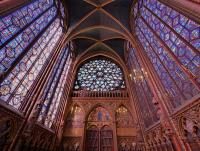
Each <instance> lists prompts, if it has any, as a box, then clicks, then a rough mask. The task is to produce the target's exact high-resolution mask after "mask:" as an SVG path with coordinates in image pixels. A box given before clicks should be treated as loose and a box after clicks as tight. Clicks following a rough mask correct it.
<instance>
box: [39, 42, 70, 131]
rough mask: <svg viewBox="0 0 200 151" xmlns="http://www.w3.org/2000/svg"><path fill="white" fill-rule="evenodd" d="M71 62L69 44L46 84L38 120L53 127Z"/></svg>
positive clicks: (63, 50)
mask: <svg viewBox="0 0 200 151" xmlns="http://www.w3.org/2000/svg"><path fill="white" fill-rule="evenodd" d="M70 63H71V57H70V56H69V51H68V46H67V47H66V48H64V49H62V53H61V54H60V56H59V58H58V60H57V62H56V65H55V67H54V69H53V72H52V73H51V77H50V79H49V80H48V83H47V84H46V85H45V90H44V93H43V97H42V98H43V100H44V102H43V103H42V108H41V111H40V114H39V118H38V121H39V122H41V123H44V124H45V125H46V126H48V127H51V125H52V124H53V121H54V119H55V117H56V113H57V109H58V106H59V104H60V101H61V95H62V91H63V87H64V85H63V83H64V82H63V81H62V80H66V76H67V74H68V69H69V65H70ZM59 90H60V91H59ZM57 99H59V100H57Z"/></svg>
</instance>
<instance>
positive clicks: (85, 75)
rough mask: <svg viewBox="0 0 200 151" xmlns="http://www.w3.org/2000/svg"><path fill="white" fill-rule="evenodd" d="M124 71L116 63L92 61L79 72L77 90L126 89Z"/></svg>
mask: <svg viewBox="0 0 200 151" xmlns="http://www.w3.org/2000/svg"><path fill="white" fill-rule="evenodd" d="M124 88H125V82H124V76H123V73H122V70H121V68H120V67H118V66H117V65H116V64H115V63H113V62H112V61H110V60H107V59H104V58H97V59H94V60H90V61H88V62H86V63H85V64H83V65H82V66H81V67H80V68H79V71H78V75H77V80H76V82H75V86H74V89H75V90H88V91H112V90H118V89H124Z"/></svg>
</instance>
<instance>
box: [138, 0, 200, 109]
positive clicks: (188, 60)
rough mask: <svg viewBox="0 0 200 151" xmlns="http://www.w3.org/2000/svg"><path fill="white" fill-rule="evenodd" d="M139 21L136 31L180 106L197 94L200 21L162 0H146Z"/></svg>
mask: <svg viewBox="0 0 200 151" xmlns="http://www.w3.org/2000/svg"><path fill="white" fill-rule="evenodd" d="M136 10H137V8H136ZM135 24H136V28H135V31H136V35H137V37H138V39H139V41H140V42H141V44H142V46H143V48H144V50H145V52H146V53H147V55H148V57H149V59H150V60H151V62H152V64H153V66H154V68H155V70H156V72H157V73H158V75H159V78H160V80H161V82H162V84H163V85H164V87H165V89H166V90H167V92H168V93H169V95H170V97H171V104H172V106H173V107H177V106H180V105H181V104H183V103H184V102H185V101H186V100H189V99H190V98H192V97H193V96H195V95H197V94H198V93H199V90H198V88H197V85H199V80H200V79H199V77H200V75H199V73H200V70H199V66H200V55H199V49H200V47H199V44H200V42H199V41H200V25H199V24H197V23H195V22H194V21H192V20H190V19H189V18H187V17H186V16H184V15H183V14H180V13H179V12H177V11H175V10H173V9H172V8H170V7H169V6H166V5H165V4H162V3H161V2H159V1H158V0H144V1H143V5H142V7H141V9H140V16H139V17H138V18H137V19H136V20H135ZM188 72H189V73H188ZM194 81H195V84H194Z"/></svg>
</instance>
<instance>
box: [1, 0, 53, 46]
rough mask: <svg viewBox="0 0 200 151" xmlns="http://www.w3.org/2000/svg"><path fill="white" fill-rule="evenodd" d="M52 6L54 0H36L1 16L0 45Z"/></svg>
mask: <svg viewBox="0 0 200 151" xmlns="http://www.w3.org/2000/svg"><path fill="white" fill-rule="evenodd" d="M52 6H53V0H36V1H34V2H33V3H30V4H29V5H26V6H24V7H22V8H20V9H18V10H17V11H15V12H13V13H11V14H9V15H6V16H2V17H1V18H0V46H2V45H3V44H4V43H5V42H6V41H8V40H9V39H10V38H12V37H13V36H14V35H15V34H17V33H19V32H20V30H22V29H23V28H26V27H25V26H27V24H31V23H32V22H33V21H34V20H35V19H37V18H39V17H40V16H41V15H42V14H43V13H44V12H45V11H46V10H48V9H50V8H51V7H52Z"/></svg>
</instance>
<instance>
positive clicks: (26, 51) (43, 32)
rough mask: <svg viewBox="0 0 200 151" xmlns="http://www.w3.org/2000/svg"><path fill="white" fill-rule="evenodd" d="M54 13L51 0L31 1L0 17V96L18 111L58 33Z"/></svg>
mask: <svg viewBox="0 0 200 151" xmlns="http://www.w3.org/2000/svg"><path fill="white" fill-rule="evenodd" d="M56 16H57V8H56V6H55V3H54V1H53V0H35V1H33V2H30V3H28V4H27V5H26V6H23V7H21V8H19V9H18V10H16V11H13V12H11V13H10V14H6V15H4V16H1V18H0V75H1V74H5V75H6V76H4V77H3V79H1V82H0V99H1V100H2V101H5V102H6V103H7V104H9V105H11V106H13V107H14V108H16V109H18V110H21V107H22V105H23V102H24V100H25V97H26V96H27V94H28V91H29V89H30V88H31V86H32V84H33V83H34V81H35V80H36V79H37V76H38V74H40V72H41V70H42V68H44V67H43V66H44V65H45V63H46V62H47V61H48V60H49V57H50V56H51V54H52V53H53V52H54V51H53V50H54V49H55V47H56V45H57V42H58V41H59V39H60V37H61V35H62V27H61V19H59V18H57V17H56ZM8 72H9V74H8Z"/></svg>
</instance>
